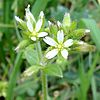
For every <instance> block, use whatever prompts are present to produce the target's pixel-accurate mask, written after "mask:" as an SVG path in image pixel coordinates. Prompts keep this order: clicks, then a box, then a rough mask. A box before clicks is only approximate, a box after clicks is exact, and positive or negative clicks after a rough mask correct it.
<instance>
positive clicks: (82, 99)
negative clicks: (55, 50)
mask: <svg viewBox="0 0 100 100" xmlns="http://www.w3.org/2000/svg"><path fill="white" fill-rule="evenodd" d="M28 4H30V5H31V11H32V13H33V14H34V16H35V18H36V19H37V17H38V15H39V13H40V11H41V10H43V11H44V13H45V16H46V19H49V20H50V21H52V22H54V23H55V21H56V20H59V21H62V19H63V15H64V14H65V12H70V14H71V17H72V19H73V20H76V21H78V27H80V28H88V29H90V30H91V32H90V34H87V35H86V36H85V37H83V38H82V40H84V41H86V42H88V43H90V44H93V45H96V51H95V52H92V53H91V52H89V53H74V54H73V53H72V54H71V55H70V57H69V60H68V61H64V63H63V64H62V63H61V67H62V69H63V72H64V74H63V75H64V77H63V78H57V77H52V76H48V79H49V80H48V83H49V86H48V87H49V94H50V100H77V99H79V100H100V2H99V0H0V100H4V99H7V100H11V99H12V98H14V99H13V100H42V94H41V82H40V81H41V80H40V79H39V78H38V75H37V74H35V75H34V76H32V77H29V78H26V79H25V80H24V79H23V77H22V76H21V73H22V72H23V71H24V70H25V69H26V68H28V67H29V66H28V65H29V64H28V63H27V61H26V60H25V59H24V57H23V56H22V53H18V54H17V53H16V52H15V50H14V49H15V47H16V46H17V44H18V43H19V41H21V36H20V30H18V27H17V25H16V22H15V19H14V16H15V15H18V16H20V17H21V18H24V13H25V11H24V9H25V8H26V7H27V5H28ZM27 52H30V55H33V56H34V52H33V51H32V50H30V51H26V56H27V58H29V59H30V55H27ZM29 59H28V60H29ZM31 60H32V59H30V60H29V61H30V62H29V63H32V61H31ZM51 66H53V65H51ZM54 67H55V65H54ZM47 71H48V69H47ZM53 71H55V68H53V67H52V70H51V72H52V73H53ZM53 74H54V76H55V73H53ZM76 98H77V99H76Z"/></svg>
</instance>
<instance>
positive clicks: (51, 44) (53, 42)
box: [43, 36, 57, 46]
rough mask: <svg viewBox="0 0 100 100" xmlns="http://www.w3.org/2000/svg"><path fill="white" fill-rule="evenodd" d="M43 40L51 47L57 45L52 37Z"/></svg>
mask: <svg viewBox="0 0 100 100" xmlns="http://www.w3.org/2000/svg"><path fill="white" fill-rule="evenodd" d="M43 40H44V42H45V43H47V44H48V45H50V46H56V45H57V42H56V41H55V40H53V39H52V38H51V37H48V36H47V37H45V38H44V39H43Z"/></svg>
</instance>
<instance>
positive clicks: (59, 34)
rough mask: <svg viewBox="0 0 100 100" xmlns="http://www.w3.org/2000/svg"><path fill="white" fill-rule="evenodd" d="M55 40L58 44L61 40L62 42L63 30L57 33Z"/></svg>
mask: <svg viewBox="0 0 100 100" xmlns="http://www.w3.org/2000/svg"><path fill="white" fill-rule="evenodd" d="M57 40H58V42H59V43H60V42H63V40H64V33H63V30H60V31H58V33H57Z"/></svg>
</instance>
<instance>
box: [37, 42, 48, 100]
mask: <svg viewBox="0 0 100 100" xmlns="http://www.w3.org/2000/svg"><path fill="white" fill-rule="evenodd" d="M36 45H37V52H38V57H39V61H40V62H41V58H42V52H41V45H40V42H39V41H38V42H37V43H36ZM41 80H42V92H43V100H48V99H47V98H48V88H47V76H46V74H45V72H44V71H43V70H41Z"/></svg>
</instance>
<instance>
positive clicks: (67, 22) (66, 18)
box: [62, 13, 71, 27]
mask: <svg viewBox="0 0 100 100" xmlns="http://www.w3.org/2000/svg"><path fill="white" fill-rule="evenodd" d="M62 24H63V26H64V27H70V26H71V18H70V14H69V13H65V15H64V18H63V23H62Z"/></svg>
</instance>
